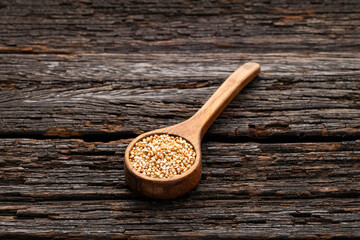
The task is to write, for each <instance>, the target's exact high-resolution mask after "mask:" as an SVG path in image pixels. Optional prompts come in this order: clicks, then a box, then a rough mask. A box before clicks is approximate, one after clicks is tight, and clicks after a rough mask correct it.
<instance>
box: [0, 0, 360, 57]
mask: <svg viewBox="0 0 360 240" xmlns="http://www.w3.org/2000/svg"><path fill="white" fill-rule="evenodd" d="M359 9H360V8H359V1H358V0H347V1H340V0H338V1H296V2H294V1H291V2H289V1H270V2H269V1H267V0H260V1H230V0H225V1H181V0H176V1H167V0H150V1H148V0H145V1H121V2H119V1H116V0H106V1H104V0H101V1H68V0H59V1H52V0H44V1H40V2H39V1H36V0H31V1H11V0H4V1H2V2H1V5H0V13H1V14H0V26H1V27H0V29H1V30H0V41H1V45H0V46H1V48H0V51H1V52H3V53H30V54H32V53H65V54H70V53H84V52H86V53H88V52H108V53H109V52H112V53H119V52H122V53H129V52H167V53H168V52H169V51H174V52H189V53H193V52H234V51H235V52H284V51H285V52H286V51H288V52H314V51H340V52H344V51H346V52H353V51H354V47H359V37H360V31H359V25H360V17H359V11H360V10H359Z"/></svg>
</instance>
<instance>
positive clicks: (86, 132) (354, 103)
mask: <svg viewBox="0 0 360 240" xmlns="http://www.w3.org/2000/svg"><path fill="white" fill-rule="evenodd" d="M2 58H3V59H4V60H5V61H7V64H3V66H1V68H0V71H1V73H2V75H3V76H5V77H6V78H7V79H8V80H7V81H5V82H4V83H3V84H2V87H3V91H2V94H1V95H0V99H1V103H0V111H1V112H2V118H1V119H0V123H1V126H0V135H3V136H13V135H14V134H17V135H22V134H28V135H31V134H33V135H36V136H40V137H41V136H56V137H84V138H92V137H94V136H102V137H103V138H106V137H107V138H109V139H116V138H119V137H128V136H136V134H139V133H142V132H146V131H150V130H153V129H157V128H159V127H164V126H168V125H171V124H175V123H178V122H180V121H183V120H185V119H187V118H189V117H190V116H192V115H193V114H194V113H195V112H196V111H197V110H198V109H199V108H200V107H201V105H202V104H204V103H205V102H206V100H207V99H208V98H209V97H210V96H211V95H212V93H213V92H214V91H215V90H216V88H217V87H218V86H219V85H220V84H221V83H222V82H223V81H224V79H226V77H227V76H228V75H229V74H230V73H231V72H232V71H234V70H235V69H236V68H237V67H238V66H239V63H240V62H242V63H243V62H245V61H248V60H253V61H257V62H259V63H260V64H261V65H262V66H263V68H262V72H261V73H260V76H259V77H257V78H256V79H255V80H254V81H253V82H252V83H250V84H249V86H248V87H247V88H246V89H244V91H243V92H242V93H241V94H240V95H239V96H238V97H236V98H235V99H234V101H233V102H232V103H231V104H230V105H229V107H228V108H227V109H226V110H225V111H224V113H223V114H222V115H221V116H220V117H219V119H218V120H217V121H216V122H215V124H214V125H213V127H212V128H211V129H210V130H209V133H208V136H209V137H212V136H214V135H216V136H222V137H231V138H239V137H240V138H241V137H247V138H252V139H256V138H267V137H270V138H271V137H272V138H291V137H292V138H293V137H298V138H308V137H317V138H318V137H324V138H329V137H346V138H358V137H359V136H360V101H359V100H360V91H359V89H360V81H359V78H358V76H359V74H360V68H359V66H360V54H359V53H346V54H341V53H331V54H329V53H326V54H325V53H322V54H316V55H307V56H305V57H304V56H300V55H299V54H297V55H296V54H293V55H291V54H286V55H285V54H246V55H244V56H242V55H240V54H197V55H191V56H187V55H181V54H169V55H165V54H160V55H159V54H158V55H156V54H155V55H146V56H143V55H139V54H134V55H119V54H102V55H91V54H90V55H80V56H74V57H73V58H71V59H69V58H68V57H67V56H52V55H51V56H30V57H29V56H23V55H22V56H17V55H15V56H13V55H5V56H4V55H3V56H2ZM139 59H141V62H137V61H139ZM218 59H221V64H219V62H218V61H219V60H218ZM39 61H40V64H39Z"/></svg>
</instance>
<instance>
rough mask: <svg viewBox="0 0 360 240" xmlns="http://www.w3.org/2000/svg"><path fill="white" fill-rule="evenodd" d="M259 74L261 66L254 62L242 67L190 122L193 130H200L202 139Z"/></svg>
mask: <svg viewBox="0 0 360 240" xmlns="http://www.w3.org/2000/svg"><path fill="white" fill-rule="evenodd" d="M259 72H260V65H259V64H257V63H254V62H248V63H245V64H244V65H242V66H240V67H239V68H238V69H237V70H236V71H235V72H233V73H232V74H231V75H230V76H229V77H228V78H227V79H226V81H225V82H224V83H223V84H222V85H221V86H220V87H219V88H218V89H217V90H216V92H215V93H214V94H213V95H212V96H211V97H210V98H209V100H208V101H207V102H206V103H205V104H204V106H202V108H200V109H199V111H198V112H197V113H195V115H194V116H192V117H191V118H190V119H189V120H188V121H189V122H188V123H191V125H192V128H193V129H194V128H197V129H200V131H201V132H200V138H201V139H202V138H203V136H204V135H205V133H206V131H207V130H208V128H209V127H210V126H211V124H212V123H213V122H214V121H215V119H216V118H217V117H218V116H219V115H220V113H222V111H223V110H224V109H225V108H226V106H227V105H228V104H229V103H230V102H231V101H232V100H233V98H234V97H235V96H236V95H237V94H238V93H239V92H240V91H241V90H242V89H243V88H244V87H245V86H246V85H247V84H248V83H249V82H250V81H251V80H253V79H254V78H255V77H256V76H257V75H258V74H259Z"/></svg>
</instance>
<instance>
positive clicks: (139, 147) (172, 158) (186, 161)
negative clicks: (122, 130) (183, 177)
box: [130, 134, 196, 178]
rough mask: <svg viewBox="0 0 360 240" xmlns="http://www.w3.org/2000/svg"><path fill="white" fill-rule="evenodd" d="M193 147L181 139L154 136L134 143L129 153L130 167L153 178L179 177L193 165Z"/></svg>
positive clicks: (162, 135) (168, 136) (194, 155)
mask: <svg viewBox="0 0 360 240" xmlns="http://www.w3.org/2000/svg"><path fill="white" fill-rule="evenodd" d="M195 158H196V153H195V149H194V147H193V145H192V144H191V143H189V142H188V141H186V140H185V139H183V138H182V137H178V136H172V135H168V134H160V135H158V134H154V135H151V136H149V137H146V138H143V139H142V140H140V141H138V142H137V143H135V145H134V147H133V148H132V149H131V151H130V163H131V165H132V167H133V168H134V169H135V170H136V171H138V172H140V173H142V174H145V175H146V176H149V177H153V178H171V177H173V176H175V175H180V174H182V173H184V172H186V171H187V170H189V169H190V167H191V166H192V165H193V164H194V162H195Z"/></svg>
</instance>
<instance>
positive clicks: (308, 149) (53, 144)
mask: <svg viewBox="0 0 360 240" xmlns="http://www.w3.org/2000/svg"><path fill="white" fill-rule="evenodd" d="M128 142H129V140H118V141H113V142H109V143H103V142H91V143H90V142H84V141H82V140H74V139H46V140H34V139H2V140H1V141H0V232H1V233H0V237H4V238H15V237H30V236H32V237H43V238H45V239H55V238H56V239H57V238H58V237H59V238H60V239H61V238H70V239H76V238H78V237H82V238H86V237H92V238H107V237H110V236H112V237H116V238H127V237H135V238H136V237H138V238H139V239H144V238H148V239H158V238H160V239H164V238H166V237H169V236H172V237H174V238H175V239H180V238H181V237H184V236H188V237H189V236H191V237H194V238H199V239H212V238H214V239H215V238H218V237H221V238H230V239H235V238H237V237H238V238H240V237H242V238H246V239H250V238H254V237H259V238H264V239H270V238H271V239H273V238H276V237H282V238H283V239H288V238H289V239H294V238H296V239H301V238H305V237H309V238H310V237H319V238H331V237H336V236H337V237H339V238H344V239H346V238H351V237H360V230H359V229H360V208H359V206H360V200H359V199H360V198H359V196H360V171H359V169H360V168H359V160H360V141H343V142H323V143H219V142H207V143H204V144H203V146H202V148H203V163H204V166H203V176H202V180H201V182H200V185H199V186H198V187H197V188H196V189H195V190H194V191H191V192H190V193H189V194H187V195H185V196H183V197H181V198H179V199H176V200H172V201H152V200H147V199H143V198H141V197H138V196H137V195H135V194H134V193H132V192H131V191H130V190H128V188H127V187H126V186H125V182H124V177H123V153H124V150H125V147H126V145H127V143H128ZM195 212H196V214H194V213H195ZM329 234H331V235H329Z"/></svg>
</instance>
